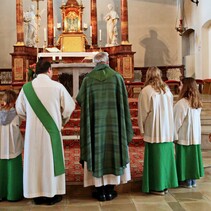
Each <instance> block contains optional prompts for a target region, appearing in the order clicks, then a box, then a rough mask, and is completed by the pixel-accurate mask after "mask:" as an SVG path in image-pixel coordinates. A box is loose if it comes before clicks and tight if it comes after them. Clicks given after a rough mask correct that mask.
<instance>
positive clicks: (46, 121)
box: [23, 82, 65, 176]
mask: <svg viewBox="0 0 211 211" xmlns="http://www.w3.org/2000/svg"><path fill="white" fill-rule="evenodd" d="M23 91H24V94H25V96H26V98H27V100H28V102H29V104H30V105H31V107H32V109H33V111H34V112H35V114H36V115H37V117H38V118H39V120H40V121H41V122H42V124H43V126H44V127H45V129H46V130H47V131H48V133H49V135H50V137H51V144H52V151H53V160H54V174H55V176H58V175H61V174H64V173H65V167H64V159H63V154H62V144H61V136H60V132H59V129H58V127H57V125H56V123H55V122H54V120H53V118H52V117H51V115H50V114H49V112H48V111H47V110H46V108H45V107H44V105H43V104H42V102H41V101H40V100H39V98H38V96H37V95H36V93H35V91H34V88H33V86H32V82H29V83H27V84H25V85H24V86H23Z"/></svg>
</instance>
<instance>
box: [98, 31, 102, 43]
mask: <svg viewBox="0 0 211 211" xmlns="http://www.w3.org/2000/svg"><path fill="white" fill-rule="evenodd" d="M99 40H100V41H102V31H101V29H100V30H99Z"/></svg>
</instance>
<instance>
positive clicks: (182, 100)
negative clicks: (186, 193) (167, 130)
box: [174, 77, 204, 188]
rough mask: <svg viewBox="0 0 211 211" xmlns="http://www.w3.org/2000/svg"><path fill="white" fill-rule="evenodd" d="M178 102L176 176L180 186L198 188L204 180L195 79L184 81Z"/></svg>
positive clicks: (175, 109)
mask: <svg viewBox="0 0 211 211" xmlns="http://www.w3.org/2000/svg"><path fill="white" fill-rule="evenodd" d="M180 88H181V91H180V94H179V99H178V101H177V102H176V103H175V105H174V125H175V130H174V140H175V143H176V145H175V148H176V165H177V176H178V180H179V185H180V186H185V187H187V188H192V187H196V179H199V178H200V177H203V176H204V166H203V159H202V153H201V109H202V102H201V100H200V94H199V91H198V87H197V84H196V81H195V79H194V78H191V77H188V78H183V80H182V81H181V86H180Z"/></svg>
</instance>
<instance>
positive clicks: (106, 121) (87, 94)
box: [76, 64, 133, 178]
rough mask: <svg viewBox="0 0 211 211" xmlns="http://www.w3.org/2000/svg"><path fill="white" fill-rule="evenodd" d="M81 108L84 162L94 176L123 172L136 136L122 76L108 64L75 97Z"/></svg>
mask: <svg viewBox="0 0 211 211" xmlns="http://www.w3.org/2000/svg"><path fill="white" fill-rule="evenodd" d="M76 100H77V101H78V103H79V105H80V106H81V124H80V147H81V155H80V156H81V157H80V159H81V162H83V161H86V162H87V167H88V170H89V171H91V172H93V176H94V177H98V178H99V177H102V176H103V175H106V174H114V175H116V176H119V175H122V174H123V173H124V168H125V167H126V165H127V164H128V163H129V154H128V144H129V142H130V141H131V140H132V137H133V129H132V123H131V116H130V110H129V105H128V96H127V91H126V88H125V84H124V81H123V78H122V76H121V75H120V74H119V73H117V72H115V71H114V70H113V69H111V68H110V67H109V66H108V65H106V64H99V65H97V66H96V67H95V68H94V69H93V70H92V72H91V73H89V74H88V75H87V76H86V77H85V78H84V80H83V83H82V85H81V88H80V90H79V93H78V96H77V98H76Z"/></svg>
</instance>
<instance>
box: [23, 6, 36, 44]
mask: <svg viewBox="0 0 211 211" xmlns="http://www.w3.org/2000/svg"><path fill="white" fill-rule="evenodd" d="M34 10H35V6H34V5H31V6H30V9H29V11H27V12H24V14H23V20H24V23H25V24H26V33H25V35H26V46H29V47H33V46H35V35H36V16H35V13H34Z"/></svg>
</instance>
